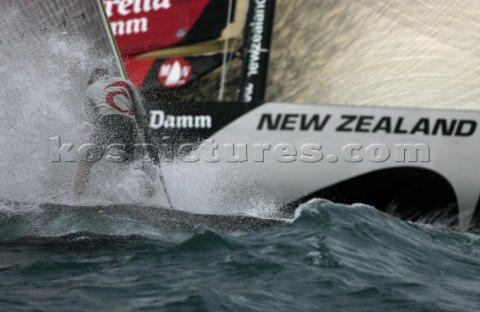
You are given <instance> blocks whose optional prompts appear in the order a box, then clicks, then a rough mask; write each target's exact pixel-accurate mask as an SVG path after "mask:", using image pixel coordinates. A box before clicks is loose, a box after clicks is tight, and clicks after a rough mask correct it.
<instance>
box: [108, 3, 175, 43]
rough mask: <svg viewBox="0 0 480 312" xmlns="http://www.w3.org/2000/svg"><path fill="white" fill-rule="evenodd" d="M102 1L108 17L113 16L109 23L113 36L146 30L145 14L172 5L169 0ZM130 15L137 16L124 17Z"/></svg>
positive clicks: (147, 20)
mask: <svg viewBox="0 0 480 312" xmlns="http://www.w3.org/2000/svg"><path fill="white" fill-rule="evenodd" d="M103 3H104V4H105V11H106V12H107V15H108V17H109V18H112V17H114V18H115V20H112V21H111V23H110V24H111V26H112V31H113V33H114V35H115V36H123V35H132V34H138V33H146V32H148V29H149V25H148V22H149V18H148V17H147V16H145V14H148V13H149V12H150V11H152V12H155V11H158V10H168V9H170V7H171V6H172V5H171V2H170V0H104V1H103ZM132 15H137V16H136V17H135V18H130V19H125V17H127V16H132ZM142 15H143V16H142Z"/></svg>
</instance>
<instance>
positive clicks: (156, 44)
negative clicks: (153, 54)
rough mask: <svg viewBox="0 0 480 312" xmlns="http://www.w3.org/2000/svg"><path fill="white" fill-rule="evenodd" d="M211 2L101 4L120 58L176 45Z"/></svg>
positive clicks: (123, 0) (109, 0)
mask: <svg viewBox="0 0 480 312" xmlns="http://www.w3.org/2000/svg"><path fill="white" fill-rule="evenodd" d="M209 2H210V0H175V1H174V0H104V4H105V9H106V12H107V15H108V17H109V19H110V24H111V26H112V30H113V33H114V34H115V38H116V40H117V43H118V46H119V49H120V53H121V54H122V56H123V57H127V56H133V55H138V54H142V53H145V52H149V51H153V50H159V49H163V48H167V47H172V46H175V45H177V44H178V43H179V42H180V41H181V40H182V39H183V38H185V36H187V34H188V33H189V32H190V30H191V29H192V27H193V25H194V24H195V22H196V21H197V20H198V18H199V17H200V16H201V15H202V12H203V11H204V9H205V7H206V6H207V5H208V3H209Z"/></svg>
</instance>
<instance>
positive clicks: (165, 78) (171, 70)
mask: <svg viewBox="0 0 480 312" xmlns="http://www.w3.org/2000/svg"><path fill="white" fill-rule="evenodd" d="M191 76H192V66H191V65H190V63H189V62H188V61H187V60H186V59H184V58H172V59H169V60H166V61H165V62H164V63H163V64H162V66H160V70H159V72H158V79H159V80H160V83H161V84H162V85H163V86H164V87H166V88H169V89H175V88H179V87H181V86H183V85H185V84H186V83H187V82H188V81H189V80H190V77H191Z"/></svg>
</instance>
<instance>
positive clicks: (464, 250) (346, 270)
mask: <svg viewBox="0 0 480 312" xmlns="http://www.w3.org/2000/svg"><path fill="white" fill-rule="evenodd" d="M48 214H49V212H48V211H45V210H44V209H42V207H41V206H35V205H22V204H18V203H17V204H12V203H10V204H9V203H3V204H2V206H1V209H0V310H1V311H92V310H98V311H479V309H480V275H479V272H480V232H470V233H458V232H454V231H452V230H448V229H441V228H434V227H432V226H428V225H422V224H415V223H409V222H403V221H400V220H398V219H396V218H394V217H391V216H389V215H386V214H384V213H382V212H379V211H377V210H376V209H374V208H372V207H369V206H366V205H353V206H345V205H338V204H334V203H331V202H328V201H325V200H314V201H311V202H309V203H307V204H304V205H302V206H301V207H299V209H298V212H297V215H296V217H295V219H292V220H281V221H282V223H281V224H278V225H275V226H272V227H266V228H264V229H262V230H259V231H256V232H247V233H239V232H236V233H228V232H225V231H215V229H208V228H205V227H203V228H201V227H196V226H195V224H190V225H187V224H183V225H181V226H180V230H179V227H173V228H172V227H168V226H165V224H162V223H164V222H160V223H159V222H157V221H156V220H154V219H153V218H148V216H142V215H138V216H134V215H124V216H122V214H115V215H112V214H103V215H100V216H99V215H95V216H93V215H89V214H88V213H85V215H82V214H81V213H80V214H78V213H75V214H72V213H69V212H65V214H62V213H56V214H55V215H50V216H49V215H48ZM189 222H194V221H189ZM181 228H185V230H184V232H183V233H182V230H181Z"/></svg>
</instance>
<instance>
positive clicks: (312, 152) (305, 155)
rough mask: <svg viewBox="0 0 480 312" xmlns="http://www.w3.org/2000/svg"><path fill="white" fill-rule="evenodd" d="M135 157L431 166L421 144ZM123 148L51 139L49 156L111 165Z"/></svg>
mask: <svg viewBox="0 0 480 312" xmlns="http://www.w3.org/2000/svg"><path fill="white" fill-rule="evenodd" d="M134 147H135V150H136V152H137V155H138V154H139V155H141V156H140V157H143V159H144V161H150V159H151V157H149V155H151V154H152V153H156V154H157V155H158V156H159V159H160V160H161V161H163V162H173V161H182V162H186V163H197V162H207V163H218V162H227V163H242V162H249V161H251V162H255V163H262V162H267V161H276V162H279V163H292V162H297V161H298V162H304V163H318V162H322V161H326V162H328V163H337V162H340V161H343V162H346V163H362V162H371V163H384V162H387V161H393V162H397V163H405V162H410V163H419V162H421V163H425V162H430V147H429V146H428V145H427V144H424V143H398V144H392V145H386V144H382V143H372V144H368V145H362V144H358V143H349V144H345V145H343V146H341V147H338V146H337V147H335V148H334V150H335V152H330V151H329V152H327V147H326V146H323V145H321V144H318V143H305V144H302V145H300V146H295V145H294V144H290V143H277V144H270V143H255V144H247V143H223V144H216V143H215V142H214V140H206V141H204V142H203V143H201V144H181V145H174V144H166V143H163V144H161V145H160V146H158V147H157V146H154V145H151V144H135V145H134ZM125 149H126V146H125V145H122V144H111V145H109V146H108V147H107V148H105V149H104V148H102V147H100V146H98V145H95V144H92V143H87V144H82V145H79V146H78V148H76V147H75V145H74V144H62V142H61V139H60V137H52V138H50V156H51V161H52V162H77V161H87V162H97V161H100V160H101V159H105V160H107V161H111V162H124V161H126V160H127V157H126V152H125Z"/></svg>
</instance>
